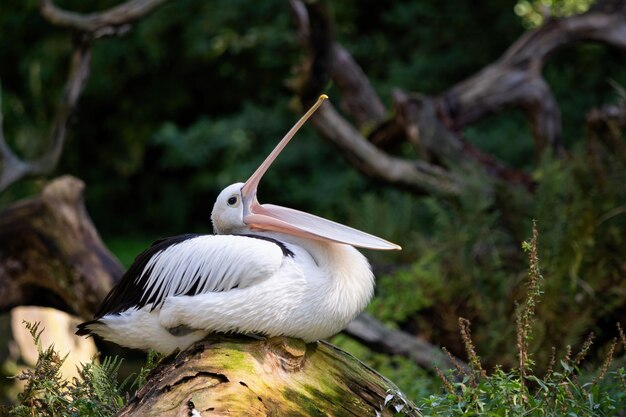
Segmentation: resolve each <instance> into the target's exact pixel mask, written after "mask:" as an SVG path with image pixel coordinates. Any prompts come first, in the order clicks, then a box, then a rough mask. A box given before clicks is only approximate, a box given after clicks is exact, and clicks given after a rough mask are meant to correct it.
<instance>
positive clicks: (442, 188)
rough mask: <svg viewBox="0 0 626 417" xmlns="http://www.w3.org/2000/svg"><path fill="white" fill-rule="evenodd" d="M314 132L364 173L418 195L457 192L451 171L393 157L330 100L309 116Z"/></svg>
mask: <svg viewBox="0 0 626 417" xmlns="http://www.w3.org/2000/svg"><path fill="white" fill-rule="evenodd" d="M311 123H312V125H313V127H314V128H315V129H316V130H317V132H318V133H319V134H320V135H322V136H323V137H325V138H326V139H328V140H329V141H331V142H332V143H334V144H335V145H337V146H338V147H339V148H340V149H341V150H342V151H343V153H344V155H345V156H346V158H347V159H348V161H349V162H350V163H351V164H352V166H354V167H355V168H356V169H358V170H359V171H361V172H362V173H363V174H365V175H367V176H370V177H372V178H375V179H378V180H382V181H385V182H387V183H390V184H393V185H395V186H400V187H403V188H408V189H410V190H412V191H414V192H416V193H418V194H422V193H425V192H427V193H441V194H448V195H457V194H459V193H460V191H461V186H462V181H461V179H460V178H458V177H457V176H455V175H454V174H452V173H450V172H448V171H446V170H444V169H442V168H440V167H437V166H435V165H431V164H429V163H427V162H424V161H420V160H412V161H411V160H406V159H402V158H397V157H393V156H391V155H389V154H387V153H385V152H383V151H381V150H380V149H378V148H377V147H376V146H374V145H372V144H371V143H370V142H368V141H367V140H366V139H365V138H364V137H363V136H362V135H361V134H360V133H359V131H358V130H356V129H355V128H354V126H352V125H351V124H350V123H349V122H348V121H347V120H346V119H344V118H343V117H342V116H341V115H340V114H339V113H338V112H337V111H336V110H335V108H334V107H333V106H332V105H331V104H330V103H325V104H324V105H323V106H322V107H320V108H319V110H318V111H317V112H316V113H315V114H314V115H313V116H312V117H311Z"/></svg>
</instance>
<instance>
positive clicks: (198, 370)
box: [118, 335, 421, 417]
mask: <svg viewBox="0 0 626 417" xmlns="http://www.w3.org/2000/svg"><path fill="white" fill-rule="evenodd" d="M222 415H233V416H334V417H346V416H359V417H362V416H381V417H384V416H396V415H404V416H421V413H420V412H419V410H418V409H417V407H416V406H415V405H414V404H413V403H411V402H410V401H409V400H407V399H406V397H405V396H404V395H403V394H402V392H400V390H399V389H398V387H396V386H395V385H394V384H393V383H392V382H390V381H389V380H388V379H386V378H384V377H383V376H381V375H380V374H378V373H376V372H375V371H374V370H372V369H371V368H369V367H367V366H366V365H364V364H363V363H362V362H360V361H359V360H357V359H356V358H355V357H353V356H352V355H350V354H348V353H346V352H344V351H342V350H340V349H338V348H336V347H334V346H332V345H330V344H328V343H325V342H315V343H308V344H305V343H304V342H303V341H301V340H299V339H291V338H285V337H274V338H269V339H264V338H263V339H256V338H251V337H246V336H223V335H213V336H209V338H207V339H205V340H203V341H200V342H198V343H197V344H196V345H194V346H192V347H190V348H189V349H187V350H185V351H183V352H181V353H179V354H176V353H174V354H172V355H170V356H168V357H167V358H165V359H164V360H163V361H161V363H160V364H159V365H158V366H157V368H155V369H154V370H153V371H152V373H151V374H150V375H149V376H148V382H147V383H146V385H145V386H144V387H142V388H141V389H140V390H139V392H137V394H136V395H135V396H134V397H133V398H132V399H131V400H130V401H129V402H128V403H127V404H126V406H125V407H124V408H123V409H122V410H121V411H120V412H119V414H118V417H122V416H143V417H149V416H163V417H168V416H172V417H174V416H203V417H207V416H222Z"/></svg>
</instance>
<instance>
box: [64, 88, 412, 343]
mask: <svg viewBox="0 0 626 417" xmlns="http://www.w3.org/2000/svg"><path fill="white" fill-rule="evenodd" d="M325 98H326V97H325V96H322V97H320V99H319V100H318V101H317V103H316V104H315V105H314V106H313V107H312V108H311V109H310V110H309V111H308V112H307V113H306V114H305V115H304V116H303V117H302V118H301V119H300V120H299V121H298V123H296V125H294V127H293V128H292V129H291V130H290V131H289V132H288V133H287V135H285V137H284V138H283V139H282V140H281V142H280V143H279V144H278V146H277V147H276V148H275V149H274V150H273V151H272V153H271V154H270V155H269V156H268V157H267V158H266V160H265V161H264V162H263V164H261V166H259V168H258V169H257V170H256V171H255V173H254V174H253V175H252V176H251V177H250V178H249V179H248V181H246V182H245V183H236V184H232V185H230V186H228V187H226V188H225V189H224V190H223V191H222V192H221V193H220V194H219V196H218V197H217V200H216V202H215V205H214V207H213V211H212V214H211V220H212V223H213V229H214V232H215V234H214V235H198V234H187V235H181V236H176V237H171V238H167V239H162V240H159V241H157V242H155V243H154V244H153V245H152V246H151V247H150V248H148V249H146V250H145V251H144V252H143V253H141V254H140V255H139V256H138V257H137V258H136V259H135V262H134V263H133V264H132V265H131V267H130V268H129V269H128V271H127V272H126V274H125V275H124V276H123V277H122V279H121V280H120V282H119V283H118V284H117V285H116V286H115V287H114V288H113V290H112V291H111V292H110V293H109V294H108V295H107V297H106V298H105V300H104V302H103V303H102V305H101V306H100V308H99V310H98V312H97V313H96V315H95V318H94V319H93V320H91V321H88V322H85V323H82V324H80V325H79V326H78V331H77V332H76V333H77V334H79V335H91V334H96V335H99V336H100V337H102V338H104V339H105V340H109V341H112V342H114V343H117V344H119V345H121V346H126V347H129V348H136V349H142V350H148V349H154V350H157V351H159V352H161V353H165V354H167V353H170V352H172V351H174V350H175V349H181V350H182V349H185V348H187V347H189V346H190V345H192V344H193V343H194V342H196V341H198V340H200V339H202V338H204V337H205V336H206V335H208V334H209V333H216V332H221V333H231V332H234V333H243V334H260V335H265V336H290V337H296V338H300V339H303V340H304V341H306V342H311V341H315V340H318V339H324V338H327V337H330V336H332V335H334V334H336V333H338V332H339V331H341V330H342V329H343V328H344V327H345V326H346V325H347V324H348V323H349V322H350V321H351V320H352V319H354V317H356V315H358V314H359V313H360V312H361V311H363V309H364V308H365V307H366V306H367V304H368V302H369V301H370V299H371V298H372V295H373V291H374V276H373V274H372V271H371V268H370V265H369V263H368V261H367V259H366V258H365V257H364V256H363V255H362V254H361V253H360V252H359V251H358V250H357V249H355V247H354V246H358V247H365V248H370V249H382V250H388V249H400V247H399V246H397V245H395V244H393V243H390V242H387V241H386V240H383V239H381V238H378V237H376V236H372V235H370V234H367V233H365V232H361V231H358V230H356V229H352V228H350V227H348V226H344V225H341V224H338V223H335V222H332V221H330V220H326V219H323V218H320V217H317V216H314V215H311V214H308V213H304V212H301V211H297V210H293V209H289V208H285V207H280V206H275V205H270V204H259V202H258V200H257V198H256V190H257V187H258V184H259V181H260V180H261V178H262V176H263V175H264V173H265V172H266V171H267V169H268V168H269V166H270V165H271V164H272V162H273V161H274V159H275V158H276V157H277V156H278V154H279V153H280V152H281V151H282V149H283V148H284V147H285V145H286V144H287V143H288V142H289V141H290V140H291V138H292V137H293V135H294V134H295V132H296V131H297V130H298V129H299V128H300V127H301V126H302V124H304V122H305V121H306V119H307V118H308V117H310V115H311V114H312V113H313V112H314V111H315V110H316V109H317V108H318V107H319V106H320V105H321V103H322V101H323V100H324V99H325Z"/></svg>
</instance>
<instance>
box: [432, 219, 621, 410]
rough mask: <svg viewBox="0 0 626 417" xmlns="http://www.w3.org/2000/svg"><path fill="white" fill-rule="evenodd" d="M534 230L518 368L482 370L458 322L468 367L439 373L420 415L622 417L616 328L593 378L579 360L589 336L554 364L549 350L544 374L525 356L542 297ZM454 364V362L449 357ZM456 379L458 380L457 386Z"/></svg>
mask: <svg viewBox="0 0 626 417" xmlns="http://www.w3.org/2000/svg"><path fill="white" fill-rule="evenodd" d="M537 245H538V243H537V229H536V228H535V227H534V226H533V237H532V239H531V240H530V241H529V242H526V243H525V244H524V247H525V249H526V250H527V251H528V253H529V260H530V262H529V263H530V265H529V274H528V281H527V292H526V297H525V302H524V304H523V305H521V306H520V307H519V308H518V309H517V332H516V333H517V338H516V340H517V348H518V350H517V357H518V361H519V362H518V363H519V365H518V366H517V367H515V368H513V369H511V370H508V371H505V370H504V369H503V368H502V367H500V366H496V367H495V369H494V370H493V371H492V372H491V373H488V372H486V371H485V370H484V369H483V366H482V364H481V360H480V358H479V357H478V355H477V353H476V349H475V346H474V343H473V342H472V338H471V334H470V323H469V321H467V320H465V319H460V320H459V327H460V332H461V337H462V340H463V344H464V347H465V351H466V354H467V357H468V358H469V368H464V367H462V366H460V365H458V364H457V372H456V373H457V375H456V376H455V377H451V376H447V375H444V374H443V373H441V372H440V373H439V375H440V377H441V379H442V381H443V383H444V387H445V392H444V393H443V394H439V395H431V396H429V397H428V398H426V399H424V400H423V402H422V408H423V411H424V414H425V415H428V416H430V415H433V416H468V415H490V416H526V415H528V416H556V415H562V416H565V415H567V416H609V415H617V414H618V413H620V415H624V412H625V410H626V378H625V376H626V370H625V368H624V367H623V366H622V367H620V368H619V369H611V368H610V365H611V362H612V360H613V356H614V354H615V350H616V348H618V347H619V345H620V344H621V346H622V348H623V349H626V337H625V336H624V332H623V330H622V328H621V326H620V325H619V324H618V332H619V336H620V340H619V342H618V340H617V339H614V340H613V342H612V343H611V344H610V348H609V351H608V353H607V354H606V357H605V360H604V363H603V364H602V366H601V367H599V369H597V370H596V371H595V372H593V373H595V375H592V374H589V373H584V372H583V371H582V370H581V369H582V364H583V360H584V359H585V357H586V356H587V355H588V353H589V350H590V347H591V345H592V339H593V336H589V337H588V338H587V340H586V341H585V342H584V343H583V345H582V347H581V349H580V351H579V352H578V353H577V354H576V356H572V354H571V348H570V347H569V346H568V347H567V349H566V352H567V353H566V355H565V356H564V357H563V358H562V359H561V360H560V361H559V365H560V366H559V368H557V365H556V363H555V362H556V354H555V350H554V348H553V349H552V354H551V360H550V364H549V367H548V369H547V371H546V372H545V374H544V375H540V374H537V373H535V372H534V360H533V358H532V355H531V353H530V352H529V344H530V342H531V340H532V326H533V322H534V319H535V311H536V308H537V305H538V303H539V301H540V297H541V296H542V285H543V278H542V276H541V273H540V271H539V257H538V251H537ZM452 359H453V360H454V358H452ZM456 381H459V382H456Z"/></svg>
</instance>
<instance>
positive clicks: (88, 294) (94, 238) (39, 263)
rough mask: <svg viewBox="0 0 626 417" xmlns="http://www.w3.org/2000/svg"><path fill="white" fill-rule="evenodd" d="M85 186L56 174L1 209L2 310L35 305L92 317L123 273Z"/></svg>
mask: <svg viewBox="0 0 626 417" xmlns="http://www.w3.org/2000/svg"><path fill="white" fill-rule="evenodd" d="M83 189H84V184H83V182H82V181H80V180H78V179H76V178H73V177H69V176H65V177H60V178H58V179H56V180H54V181H52V182H50V183H49V184H48V185H47V186H46V187H45V188H44V190H43V192H42V193H41V195H39V196H37V197H34V198H31V199H29V200H24V201H21V202H18V203H15V204H13V205H12V206H11V207H9V208H8V209H6V210H4V211H3V212H0V311H2V312H6V311H9V310H10V309H11V308H13V307H16V306H20V305H38V306H44V307H54V308H57V309H59V310H62V311H66V312H69V313H71V314H75V315H78V316H80V317H85V318H87V317H91V316H92V315H93V312H94V311H96V309H97V308H98V305H99V304H100V302H101V301H102V300H103V299H104V297H105V296H106V294H107V293H108V292H109V290H110V289H111V287H112V285H113V283H114V282H115V281H117V280H118V279H119V278H120V277H121V276H122V274H123V273H124V269H123V267H122V266H121V265H120V263H119V262H118V261H117V259H116V258H115V257H114V256H113V255H112V254H111V253H110V252H109V251H108V249H107V248H106V247H105V246H104V244H103V243H102V240H101V239H100V236H99V235H98V232H97V231H96V229H95V227H94V226H93V224H92V222H91V219H90V218H89V215H88V213H87V210H86V209H85V206H84V201H83Z"/></svg>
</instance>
